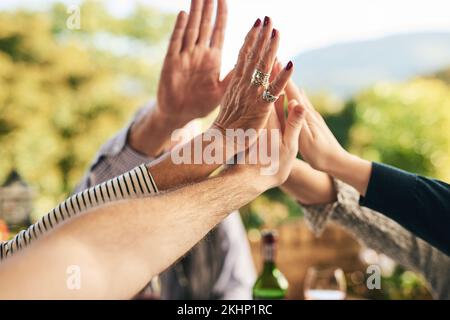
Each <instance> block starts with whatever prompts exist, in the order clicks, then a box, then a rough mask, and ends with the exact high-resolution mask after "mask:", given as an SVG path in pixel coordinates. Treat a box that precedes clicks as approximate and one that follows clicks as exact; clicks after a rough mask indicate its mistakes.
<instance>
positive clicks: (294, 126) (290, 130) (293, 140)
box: [283, 100, 305, 150]
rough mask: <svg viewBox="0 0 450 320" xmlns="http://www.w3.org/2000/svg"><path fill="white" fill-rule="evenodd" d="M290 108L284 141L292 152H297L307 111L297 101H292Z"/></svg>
mask: <svg viewBox="0 0 450 320" xmlns="http://www.w3.org/2000/svg"><path fill="white" fill-rule="evenodd" d="M288 108H289V114H288V118H287V120H286V128H285V131H284V134H283V140H284V143H285V144H286V145H288V147H289V148H290V149H291V150H297V148H298V139H299V136H300V131H301V130H302V127H303V123H304V119H305V109H304V108H303V107H302V106H301V105H300V104H299V103H298V102H297V101H296V100H292V101H290V102H289V106H288Z"/></svg>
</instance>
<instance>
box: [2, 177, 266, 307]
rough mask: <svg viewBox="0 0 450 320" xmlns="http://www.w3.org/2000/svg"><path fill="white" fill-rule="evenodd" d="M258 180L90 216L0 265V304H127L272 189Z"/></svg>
mask: <svg viewBox="0 0 450 320" xmlns="http://www.w3.org/2000/svg"><path fill="white" fill-rule="evenodd" d="M258 177H261V176H259V175H258V176H256V177H255V176H254V174H253V173H250V172H249V171H248V170H230V171H227V172H225V173H223V174H222V175H220V176H218V177H215V178H211V179H208V180H206V181H203V182H200V183H198V184H195V185H190V186H187V187H184V188H180V189H178V190H175V191H173V192H169V193H167V194H163V195H160V196H155V197H149V198H142V199H133V200H124V201H120V202H115V203H110V204H107V205H104V206H101V207H98V208H94V209H91V210H89V211H87V212H86V213H85V214H82V215H80V216H78V217H76V218H74V219H72V220H69V221H68V222H67V223H65V224H62V225H61V226H60V227H58V228H57V229H55V230H53V231H52V232H49V233H48V234H47V236H45V237H43V238H41V239H39V240H38V241H36V242H35V243H33V244H32V245H31V246H30V247H28V248H26V249H25V250H23V251H22V252H20V253H18V254H16V255H15V256H12V257H11V258H10V259H8V260H6V261H5V262H3V263H2V265H1V266H0V298H44V299H45V298H62V299H69V298H70V299H72V298H118V299H124V298H131V297H132V296H133V295H134V294H135V293H136V292H137V291H138V290H139V289H141V288H142V287H143V286H144V285H145V284H146V283H147V282H148V280H149V279H150V278H151V277H152V276H154V275H156V274H159V273H160V272H162V271H163V270H164V269H165V268H167V267H168V266H169V265H170V264H172V263H173V262H174V261H175V260H176V259H177V258H179V257H180V256H181V255H183V254H184V253H185V252H186V251H187V250H189V249H190V248H191V247H192V246H193V245H195V244H196V243H197V242H198V241H199V240H200V239H202V238H203V237H204V236H205V235H206V233H207V232H208V231H209V230H211V229H212V228H213V227H214V226H215V225H216V224H217V223H219V222H220V221H221V220H222V219H223V218H225V217H226V216H227V215H228V213H229V212H231V211H233V210H235V209H237V208H239V207H241V206H243V205H244V204H246V203H248V202H249V201H251V200H252V199H254V198H255V197H257V196H258V195H259V194H260V193H261V192H263V191H264V190H265V189H266V188H267V187H268V186H270V184H268V183H267V182H266V181H264V180H262V179H261V178H258ZM243 181H246V182H247V183H242V182H243ZM193 199H195V200H193ZM168 203H170V204H171V205H170V206H167V204H168ZM70 266H75V267H77V268H78V269H77V270H79V271H80V276H81V278H80V280H81V282H80V285H81V286H80V289H79V290H70V288H68V286H67V283H68V282H67V281H68V278H69V275H68V274H67V273H66V272H67V270H69V269H68V268H69V267H70ZM112 279H113V280H112ZM43 284H45V286H46V290H42V285H43Z"/></svg>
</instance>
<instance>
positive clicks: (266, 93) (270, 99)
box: [262, 89, 278, 103]
mask: <svg viewBox="0 0 450 320" xmlns="http://www.w3.org/2000/svg"><path fill="white" fill-rule="evenodd" d="M262 98H263V100H264V101H266V102H269V103H272V102H275V101H277V100H278V96H275V95H273V94H271V93H270V91H269V89H266V90H264V92H263V95H262Z"/></svg>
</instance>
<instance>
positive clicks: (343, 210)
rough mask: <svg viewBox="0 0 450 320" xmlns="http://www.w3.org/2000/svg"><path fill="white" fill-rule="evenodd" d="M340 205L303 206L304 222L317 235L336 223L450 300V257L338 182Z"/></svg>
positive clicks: (349, 187) (336, 181) (440, 296)
mask: <svg viewBox="0 0 450 320" xmlns="http://www.w3.org/2000/svg"><path fill="white" fill-rule="evenodd" d="M335 186H336V190H337V201H336V202H334V203H331V204H327V205H312V206H303V207H304V208H305V218H306V221H307V222H308V224H309V226H310V227H311V229H312V230H313V232H314V233H315V234H316V235H320V234H321V232H322V231H323V230H324V228H325V226H326V224H327V223H328V221H333V222H335V223H337V224H339V225H341V226H342V227H344V228H345V229H346V230H347V231H349V232H350V233H351V234H353V235H354V236H355V237H356V238H358V239H359V240H360V241H361V242H362V243H363V244H364V245H366V246H367V247H370V248H372V249H374V250H377V251H379V252H381V253H383V254H385V255H387V256H389V257H391V258H392V259H393V260H394V261H396V262H397V263H399V264H400V265H403V266H404V267H406V268H408V269H410V270H413V271H415V272H417V273H420V274H421V275H422V276H423V277H424V278H425V279H426V280H427V281H428V283H429V285H430V288H431V291H432V293H433V296H434V297H435V298H437V299H450V257H449V256H447V255H445V254H444V253H443V252H441V251H439V250H438V249H436V248H435V247H433V246H431V245H430V244H429V243H427V242H425V241H424V240H422V239H420V238H418V237H416V236H414V235H413V234H412V233H411V232H409V231H408V230H406V229H405V228H403V227H402V226H400V225H399V224H398V223H396V222H395V221H393V220H391V219H389V218H387V217H385V216H384V215H382V214H381V213H379V212H376V211H373V210H370V209H367V208H365V207H361V206H360V205H359V203H358V202H359V193H358V192H357V191H356V190H355V189H354V188H352V187H351V186H349V185H347V184H345V183H343V182H341V181H338V180H335Z"/></svg>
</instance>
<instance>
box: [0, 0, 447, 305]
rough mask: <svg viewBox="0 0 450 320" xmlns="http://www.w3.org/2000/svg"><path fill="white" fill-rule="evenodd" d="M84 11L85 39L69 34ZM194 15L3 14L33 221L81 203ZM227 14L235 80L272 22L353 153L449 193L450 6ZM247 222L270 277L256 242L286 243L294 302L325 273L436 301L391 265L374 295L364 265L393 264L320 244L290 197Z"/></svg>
mask: <svg viewBox="0 0 450 320" xmlns="http://www.w3.org/2000/svg"><path fill="white" fill-rule="evenodd" d="M73 6H79V8H80V12H81V20H80V23H81V24H80V29H71V28H68V27H67V19H68V17H69V16H70V14H71V13H70V8H73ZM188 8H189V1H188V0H176V1H164V0H153V1H152V0H146V1H118V0H116V1H100V0H98V1H94V0H92V1H88V0H85V1H62V2H58V1H10V0H6V1H5V0H3V1H2V2H1V3H0V184H1V182H2V181H4V180H5V179H6V177H7V176H8V174H9V173H10V172H11V170H13V169H15V170H17V171H18V172H19V173H20V175H21V176H22V177H23V178H24V180H25V181H26V182H27V183H28V184H29V185H31V186H32V187H33V190H34V194H35V197H34V201H33V212H32V216H31V219H32V220H34V219H37V218H38V217H39V216H40V215H42V214H44V213H45V212H46V211H47V210H48V209H50V208H52V207H53V206H55V205H56V204H57V203H58V202H59V201H60V200H62V199H64V198H65V197H67V196H68V195H69V194H70V193H71V191H72V190H73V189H74V187H75V185H76V184H77V182H78V181H79V180H80V179H81V177H82V175H83V172H84V171H85V170H86V169H87V167H88V165H89V162H90V161H91V160H92V158H93V156H94V154H95V153H96V151H97V150H98V148H99V147H100V145H101V144H102V143H104V142H105V141H106V140H107V139H108V138H109V137H111V136H112V135H113V134H114V133H115V132H116V131H117V130H119V129H120V128H121V127H122V126H123V125H124V124H125V123H126V122H127V120H128V119H129V118H130V117H131V115H132V114H133V113H134V111H135V110H136V109H137V108H138V107H139V106H141V105H142V104H143V103H145V102H146V101H148V100H149V99H152V98H153V97H154V94H155V90H156V86H157V81H158V78H159V70H160V66H161V62H162V59H163V57H164V52H165V49H166V45H167V40H168V37H169V34H170V31H171V27H172V23H173V22H174V17H175V14H176V11H177V10H179V9H185V10H188ZM68 10H69V11H68ZM229 11H230V17H229V28H228V33H227V37H226V43H225V49H224V58H223V69H224V71H227V70H229V69H230V68H231V67H232V65H233V64H234V61H235V58H236V56H237V51H238V49H239V46H240V44H241V42H242V40H243V38H244V31H243V30H246V29H247V28H248V27H249V26H250V25H251V24H252V23H253V21H254V20H255V19H256V17H258V16H259V17H263V16H264V15H270V16H271V18H272V19H273V20H274V23H275V25H276V27H277V28H278V29H279V30H280V32H281V36H282V43H281V49H280V57H279V58H280V59H281V60H282V61H287V60H288V59H291V60H293V62H294V64H295V66H296V73H295V81H296V82H297V83H298V84H299V85H301V86H303V87H304V88H305V89H306V91H307V93H308V94H309V95H310V96H311V99H312V101H313V103H314V104H315V106H316V108H317V109H319V110H320V111H321V112H322V113H323V114H324V116H325V118H326V121H327V123H328V124H329V126H330V127H331V129H332V130H333V132H334V133H335V134H336V136H337V137H338V139H339V140H340V142H341V143H342V144H343V145H344V146H345V147H346V148H347V149H349V150H350V151H351V152H354V153H356V154H359V155H361V156H363V157H365V158H367V159H370V160H376V161H381V162H384V163H388V164H391V165H395V166H397V167H400V168H403V169H406V170H409V171H413V172H417V173H420V174H423V175H428V176H433V177H436V178H439V179H442V180H445V181H450V19H448V12H449V11H450V5H449V4H448V1H445V0H442V1H439V0H429V1H408V3H404V2H401V1H384V0H383V1H377V2H373V1H353V0H344V1H324V0H321V1H314V2H312V1H288V0H277V1H273V0H258V1H256V0H249V1H245V2H244V1H237V0H230V1H229ZM241 213H242V218H243V221H244V223H245V225H246V227H247V229H248V231H249V239H250V241H251V243H252V248H253V249H254V250H253V251H254V253H255V261H256V262H257V264H258V265H260V261H259V256H258V250H259V248H258V246H259V243H258V239H259V238H258V235H259V232H258V230H260V229H262V228H279V229H280V230H284V231H283V232H281V244H284V245H283V246H281V247H280V260H281V261H280V263H281V264H282V265H281V269H282V271H284V272H285V273H286V274H287V275H288V279H289V278H290V279H292V281H291V283H292V284H293V285H292V286H291V287H292V288H293V289H292V291H291V293H290V294H291V297H301V282H302V277H303V276H304V270H305V269H306V268H307V267H308V266H310V265H311V264H314V263H317V264H321V263H333V264H337V265H340V266H343V267H344V269H345V271H346V273H347V274H348V282H349V290H350V292H351V293H352V294H354V295H355V296H358V297H369V298H381V299H385V298H398V299H401V298H428V297H429V293H428V292H427V289H426V284H425V283H424V281H423V280H422V279H421V278H420V276H418V275H416V274H414V273H412V272H410V271H408V270H405V269H403V268H402V267H401V266H394V267H392V263H391V262H388V263H385V264H386V265H387V266H388V267H387V268H386V269H387V271H386V272H385V273H383V290H381V291H377V292H376V293H374V292H368V291H367V290H364V286H363V285H362V284H363V280H361V279H362V278H363V277H364V273H363V272H362V271H361V270H364V265H365V264H367V263H370V262H373V261H374V259H375V260H376V261H378V262H379V261H381V260H383V259H385V258H384V257H383V256H379V255H377V254H376V253H373V252H369V253H370V254H369V255H367V254H364V252H366V253H367V250H366V251H364V250H365V249H364V248H361V247H360V246H359V244H358V243H357V242H356V241H355V240H354V239H352V238H351V237H350V236H349V235H348V234H346V233H345V232H344V231H342V230H341V229H339V228H337V227H335V226H330V227H329V228H328V230H327V231H326V232H325V235H324V236H323V237H322V238H320V239H316V238H315V237H314V236H312V234H310V233H309V231H308V230H307V228H306V227H304V222H303V220H302V208H301V206H300V205H299V204H297V203H296V202H295V201H293V200H292V199H291V198H289V197H288V196H287V195H284V194H283V193H281V192H280V191H279V190H278V189H274V190H270V191H268V192H266V193H265V194H264V195H262V196H260V197H259V198H258V199H256V200H255V201H253V202H252V203H250V204H249V205H248V206H246V207H245V208H243V209H242V210H241ZM10 228H11V229H13V230H12V231H13V232H14V231H15V230H14V227H13V226H11V227H10ZM290 250H291V251H290ZM293 256H295V259H294V258H292V257H293ZM368 256H369V257H372V258H370V259H372V260H370V259H369V260H368V259H367V257H368ZM283 257H286V259H285V258H283ZM287 257H290V259H288V258H287ZM364 257H366V259H365V258H364ZM374 257H375V258H374ZM293 259H294V260H293ZM377 259H378V260H377ZM383 261H385V260H383ZM387 261H389V260H387ZM355 272H356V273H355ZM361 277H362V278H361ZM352 283H353V285H352Z"/></svg>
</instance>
